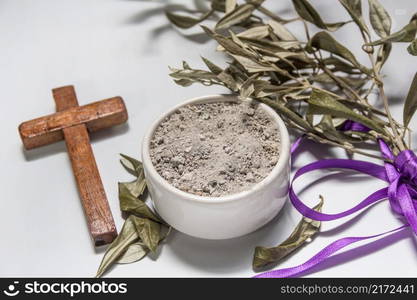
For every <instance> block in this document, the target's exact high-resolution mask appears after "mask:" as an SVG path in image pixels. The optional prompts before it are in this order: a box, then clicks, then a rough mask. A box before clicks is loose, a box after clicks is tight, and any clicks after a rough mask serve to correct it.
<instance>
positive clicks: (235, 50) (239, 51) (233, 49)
mask: <svg viewBox="0 0 417 300" xmlns="http://www.w3.org/2000/svg"><path fill="white" fill-rule="evenodd" d="M201 27H202V28H203V29H204V31H205V32H206V33H207V34H208V35H210V36H211V37H213V38H214V39H215V40H216V41H217V42H218V43H219V44H220V45H221V46H223V48H224V49H225V50H227V51H228V52H229V53H230V54H236V55H240V56H244V57H253V54H252V53H251V52H249V51H247V50H246V49H243V48H242V47H241V46H240V45H238V44H236V43H235V42H234V41H232V40H231V39H229V38H227V37H225V36H223V35H220V34H217V33H215V32H213V31H212V30H210V29H209V28H207V27H206V26H201Z"/></svg>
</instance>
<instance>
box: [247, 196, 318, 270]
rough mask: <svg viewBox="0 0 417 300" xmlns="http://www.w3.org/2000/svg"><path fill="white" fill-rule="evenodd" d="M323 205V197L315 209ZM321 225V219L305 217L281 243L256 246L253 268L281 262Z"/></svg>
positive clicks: (315, 232)
mask: <svg viewBox="0 0 417 300" xmlns="http://www.w3.org/2000/svg"><path fill="white" fill-rule="evenodd" d="M322 207H323V199H322V198H321V199H320V203H319V204H318V205H317V206H315V207H314V208H313V209H314V210H315V211H319V212H321V209H322ZM320 225H321V222H320V221H314V220H311V219H308V218H306V217H303V218H302V220H301V221H300V223H298V225H297V227H296V228H295V229H294V231H293V232H292V233H291V235H290V236H289V237H288V238H287V239H286V240H285V241H284V242H282V243H281V244H280V245H278V246H276V247H272V248H266V247H256V248H255V253H254V256H253V261H252V266H253V268H254V269H255V270H256V269H259V268H263V267H266V266H268V265H270V264H273V263H277V262H279V261H280V260H282V259H283V258H284V257H286V256H288V255H289V254H290V253H292V252H293V251H295V250H296V249H298V248H300V247H301V246H302V245H304V244H305V243H306V242H307V240H309V239H311V238H312V237H313V236H314V235H315V234H317V232H319V230H320Z"/></svg>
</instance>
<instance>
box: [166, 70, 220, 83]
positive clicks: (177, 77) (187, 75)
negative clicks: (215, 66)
mask: <svg viewBox="0 0 417 300" xmlns="http://www.w3.org/2000/svg"><path fill="white" fill-rule="evenodd" d="M170 71H171V73H170V74H169V76H171V77H172V78H174V81H175V83H177V84H179V85H183V86H189V85H191V84H193V83H195V82H199V83H202V84H204V85H211V84H213V83H217V82H218V78H217V76H216V75H215V74H213V73H211V72H207V71H204V70H187V69H185V70H184V69H175V68H170Z"/></svg>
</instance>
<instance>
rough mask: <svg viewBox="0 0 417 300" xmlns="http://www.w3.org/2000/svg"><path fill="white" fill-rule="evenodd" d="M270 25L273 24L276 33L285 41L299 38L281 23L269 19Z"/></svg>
mask: <svg viewBox="0 0 417 300" xmlns="http://www.w3.org/2000/svg"><path fill="white" fill-rule="evenodd" d="M268 25H269V26H271V28H272V31H273V32H274V33H275V35H276V36H277V37H278V38H279V39H280V40H283V41H297V38H296V37H295V36H294V35H293V34H292V33H291V32H290V31H289V30H288V29H287V28H286V27H285V26H284V25H282V24H281V23H279V22H276V21H274V20H269V21H268Z"/></svg>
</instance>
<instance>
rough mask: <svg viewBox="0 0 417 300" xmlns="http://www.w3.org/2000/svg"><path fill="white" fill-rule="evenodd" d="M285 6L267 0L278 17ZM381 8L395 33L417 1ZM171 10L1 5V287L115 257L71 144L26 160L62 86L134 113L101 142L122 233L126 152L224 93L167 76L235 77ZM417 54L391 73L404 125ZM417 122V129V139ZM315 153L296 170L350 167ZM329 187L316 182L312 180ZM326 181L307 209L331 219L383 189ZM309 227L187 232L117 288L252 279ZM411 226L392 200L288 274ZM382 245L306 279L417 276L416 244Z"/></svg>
mask: <svg viewBox="0 0 417 300" xmlns="http://www.w3.org/2000/svg"><path fill="white" fill-rule="evenodd" d="M176 2H177V3H181V2H182V3H185V2H186V1H176ZM193 2H194V1H189V4H190V5H191V6H192V5H193ZM272 2H274V1H272V0H270V1H267V3H268V5H269V6H270V5H271V3H272ZM277 2H278V1H276V2H275V6H270V7H271V9H273V10H274V11H276V12H279V13H280V14H281V15H282V16H284V17H285V16H288V15H289V14H291V11H292V6H291V4H290V1H280V4H277ZM330 2H332V3H331V4H330ZM382 2H383V3H384V4H385V5H386V6H387V8H388V10H389V12H390V13H391V15H392V17H393V27H394V28H393V29H394V30H397V29H399V28H400V27H402V26H403V25H404V24H406V23H407V22H408V20H409V19H410V17H411V15H412V14H413V13H414V12H415V11H417V9H416V8H417V7H416V6H417V5H416V3H415V1H414V0H397V1H387V0H385V1H382ZM164 3H166V2H163V1H160V2H157V1H155V2H151V1H139V0H136V1H135V0H130V1H129V0H61V1H56V0H37V1H33V0H0V87H1V98H2V99H1V100H0V101H1V104H2V108H1V109H0V120H1V126H0V137H1V139H0V140H1V147H0V159H1V161H0V238H1V240H0V276H93V275H94V274H95V271H96V269H97V267H98V265H99V263H100V260H101V258H102V254H103V249H98V250H97V249H94V247H93V246H92V243H91V240H90V237H89V234H88V231H87V227H86V223H85V219H84V215H83V212H82V207H81V204H80V201H79V197H78V193H77V190H76V186H75V182H74V179H73V175H72V171H71V167H70V163H69V159H68V157H67V154H66V150H65V144H64V143H63V142H60V143H56V144H54V145H50V146H47V147H43V148H39V149H36V150H32V151H30V152H25V151H23V150H22V146H21V141H20V139H19V135H18V131H17V127H18V125H19V123H20V122H22V121H25V120H29V119H32V118H35V117H39V116H42V115H46V114H49V113H52V112H54V101H53V99H52V94H51V89H52V88H54V87H58V86H61V85H68V84H73V85H75V87H76V91H77V94H78V99H79V102H80V103H81V104H86V103H89V102H91V101H93V100H99V99H104V98H108V97H112V96H116V95H120V96H122V97H123V98H124V100H125V101H126V104H127V107H128V110H129V114H130V120H129V123H128V124H127V125H125V126H120V127H118V128H114V129H110V130H105V131H102V132H100V133H97V134H94V135H93V136H92V140H93V148H94V152H95V156H96V160H97V163H98V165H99V169H100V172H101V176H102V179H103V182H104V186H105V189H106V191H107V195H108V198H109V201H110V206H111V209H112V212H113V215H114V218H115V221H116V224H117V227H118V228H119V229H120V227H121V225H122V223H123V219H122V218H121V215H120V212H119V207H118V199H117V181H124V180H129V179H131V177H130V176H129V174H127V173H126V172H125V171H124V170H123V169H122V168H121V166H120V165H119V162H118V153H126V154H128V155H131V156H134V157H139V156H140V150H139V149H140V143H141V139H142V136H143V135H144V133H145V131H146V130H147V128H148V127H149V125H150V124H151V122H152V121H153V120H154V119H156V118H157V117H158V115H159V114H161V113H162V112H164V111H166V110H167V109H169V108H170V107H171V106H173V105H175V104H177V103H179V102H181V101H183V100H185V99H187V98H190V97H196V96H202V95H206V94H213V93H218V92H221V91H224V90H223V89H221V88H218V87H210V88H207V87H204V86H201V85H194V86H192V87H189V88H182V87H179V86H176V85H175V84H174V83H173V82H172V80H171V79H170V78H169V77H168V65H171V66H179V65H180V62H181V60H182V59H187V61H188V62H189V63H190V64H191V65H192V66H202V64H201V62H200V58H199V56H200V55H203V56H205V57H207V58H209V59H212V60H213V61H215V62H217V63H218V64H223V65H224V61H225V60H224V58H223V56H222V55H221V54H218V53H215V52H214V48H215V43H213V42H211V41H210V42H206V41H204V39H201V37H199V36H198V35H197V36H195V35H194V34H196V33H198V32H199V30H198V29H195V30H191V33H189V32H186V34H187V35H189V36H188V37H184V36H182V35H180V33H179V32H178V30H176V29H173V28H171V27H170V26H169V25H168V22H167V20H166V19H165V16H164V14H163V5H164ZM313 3H314V4H315V5H316V6H317V8H318V9H319V10H320V11H322V12H323V17H324V18H325V19H326V20H328V21H339V20H340V19H346V18H348V16H347V14H346V12H345V11H344V10H343V8H341V7H340V5H339V4H337V1H324V0H321V1H318V0H316V1H313ZM365 6H366V7H367V5H365ZM295 32H296V33H297V34H298V35H299V36H302V35H301V32H299V31H298V32H297V29H296V30H295ZM358 36H359V34H358V32H357V31H356V28H355V26H354V25H348V26H346V28H344V29H342V30H341V31H340V32H338V34H337V37H338V39H339V40H340V41H341V42H343V43H347V44H348V45H349V46H350V47H352V48H353V49H355V50H356V51H357V52H360V50H359V49H360V45H361V41H360V39H358V38H357V37H358ZM406 46H407V45H405V44H398V45H396V46H395V47H394V51H393V54H392V57H391V58H390V61H389V63H388V64H387V65H386V68H385V73H386V74H387V77H386V82H387V90H388V94H389V97H390V102H391V105H392V108H393V110H394V114H395V116H396V117H398V119H400V120H401V103H402V101H403V100H404V97H405V95H406V93H407V89H408V87H409V85H410V82H411V79H412V76H413V74H414V73H415V72H416V70H417V59H416V57H412V56H410V55H409V54H408V53H407V51H406ZM361 58H363V55H362V56H361ZM363 62H364V63H366V61H365V60H364V61H363ZM416 124H417V123H416V120H414V122H413V124H412V128H413V127H414V128H415V127H416ZM414 140H415V139H414ZM306 149H307V150H310V151H309V152H308V151H307V152H304V153H303V154H301V155H300V156H299V157H298V159H297V160H296V162H295V167H297V166H298V167H299V166H301V165H302V164H305V163H307V162H310V161H312V160H314V159H317V158H322V157H333V156H334V155H339V156H340V157H343V156H344V153H343V152H342V151H334V150H331V149H329V148H328V147H325V146H318V147H317V146H315V145H313V144H312V143H308V144H306ZM318 175H319V174H318V173H316V174H313V176H308V177H306V181H305V182H307V181H311V180H315V179H317V178H318ZM317 183H320V184H314V185H313V186H311V188H310V189H309V190H308V191H304V192H303V193H301V195H302V198H303V199H305V200H306V202H307V203H309V204H313V203H315V202H316V201H317V199H318V195H319V194H320V193H321V194H323V196H324V197H325V201H326V202H325V211H326V212H329V213H334V212H338V211H341V210H344V209H347V208H349V207H351V206H353V205H354V204H355V203H357V202H358V201H359V200H361V199H362V198H363V197H365V196H366V195H367V194H369V193H370V192H372V191H374V190H375V189H376V188H378V187H382V186H383V185H384V183H383V182H380V181H378V180H377V179H370V178H367V177H364V176H344V175H335V176H333V177H332V178H327V180H326V181H319V182H317ZM297 189H298V190H299V191H300V189H302V185H300V184H298V185H297ZM307 199H309V200H307ZM299 218H300V215H299V214H298V213H297V212H295V211H294V210H293V209H292V208H291V205H290V204H287V205H286V206H285V208H284V210H283V211H282V212H281V214H280V215H279V216H278V217H277V218H275V219H274V220H273V221H272V222H271V223H270V224H269V225H267V226H266V227H264V228H262V229H261V230H259V231H257V232H255V233H253V234H250V235H247V236H244V237H241V238H237V239H232V240H225V241H207V240H200V239H195V238H191V237H189V236H186V235H184V234H181V233H178V232H174V233H173V234H172V235H171V237H170V238H169V239H168V241H167V244H166V245H164V247H163V248H162V250H161V251H160V253H159V257H158V258H157V259H155V257H153V258H145V259H144V260H142V261H140V262H138V263H135V264H131V265H121V266H117V267H115V268H113V269H112V270H111V272H110V273H109V276H132V277H136V276H138V277H143V276H152V277H153V276H155V277H157V276H165V277H166V276H168V277H170V276H180V277H188V276H190V277H193V276H242V277H247V276H252V275H254V273H253V271H252V269H251V259H252V254H253V249H254V247H255V246H256V245H264V246H272V245H275V244H278V243H279V242H281V241H282V240H283V239H284V238H285V237H286V236H287V235H288V234H289V233H290V232H291V230H292V228H293V226H294V224H296V223H297V222H298V220H299ZM344 222H347V223H346V225H341V224H342V223H344ZM399 224H401V220H400V219H398V218H397V217H396V216H394V215H393V214H392V213H391V211H390V209H389V206H388V203H387V202H386V201H384V202H382V203H379V204H376V205H375V206H374V207H372V208H371V209H368V210H366V211H365V212H364V213H361V214H357V215H355V216H353V217H351V218H349V217H348V218H346V219H344V220H341V221H334V222H329V223H326V224H323V227H322V230H323V233H322V234H321V235H320V236H319V237H318V238H316V239H315V240H314V242H313V243H311V244H310V245H308V246H307V247H304V248H303V249H301V250H300V251H298V252H297V253H295V255H293V256H291V257H290V258H289V259H287V260H285V261H284V262H282V263H281V264H280V266H281V267H289V266H294V265H296V264H299V263H302V262H304V261H305V260H307V259H308V258H310V257H311V256H312V255H313V254H315V253H316V252H317V251H318V250H320V249H321V248H323V247H324V246H325V245H327V244H329V243H330V242H332V241H334V240H335V239H337V238H341V237H346V236H360V235H370V234H376V233H380V232H382V231H385V230H389V229H391V228H394V227H395V226H398V225H399ZM371 245H372V246H375V245H376V246H378V247H379V250H378V251H375V252H373V250H372V247H371V246H369V245H366V244H365V245H362V247H361V248H360V251H359V252H357V251H349V249H347V250H348V251H347V252H345V253H344V254H341V255H340V256H339V259H341V260H343V261H345V263H344V264H343V265H336V263H335V260H330V261H329V262H328V263H326V264H324V265H323V266H321V267H319V268H316V269H315V270H314V272H311V273H309V274H307V276H321V277H323V276H328V277H338V276H355V277H356V276H416V274H417V242H416V239H415V238H413V237H412V236H411V234H410V232H405V233H402V234H397V235H394V236H393V237H390V238H387V239H384V240H383V241H379V242H376V244H375V243H374V244H371Z"/></svg>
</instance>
